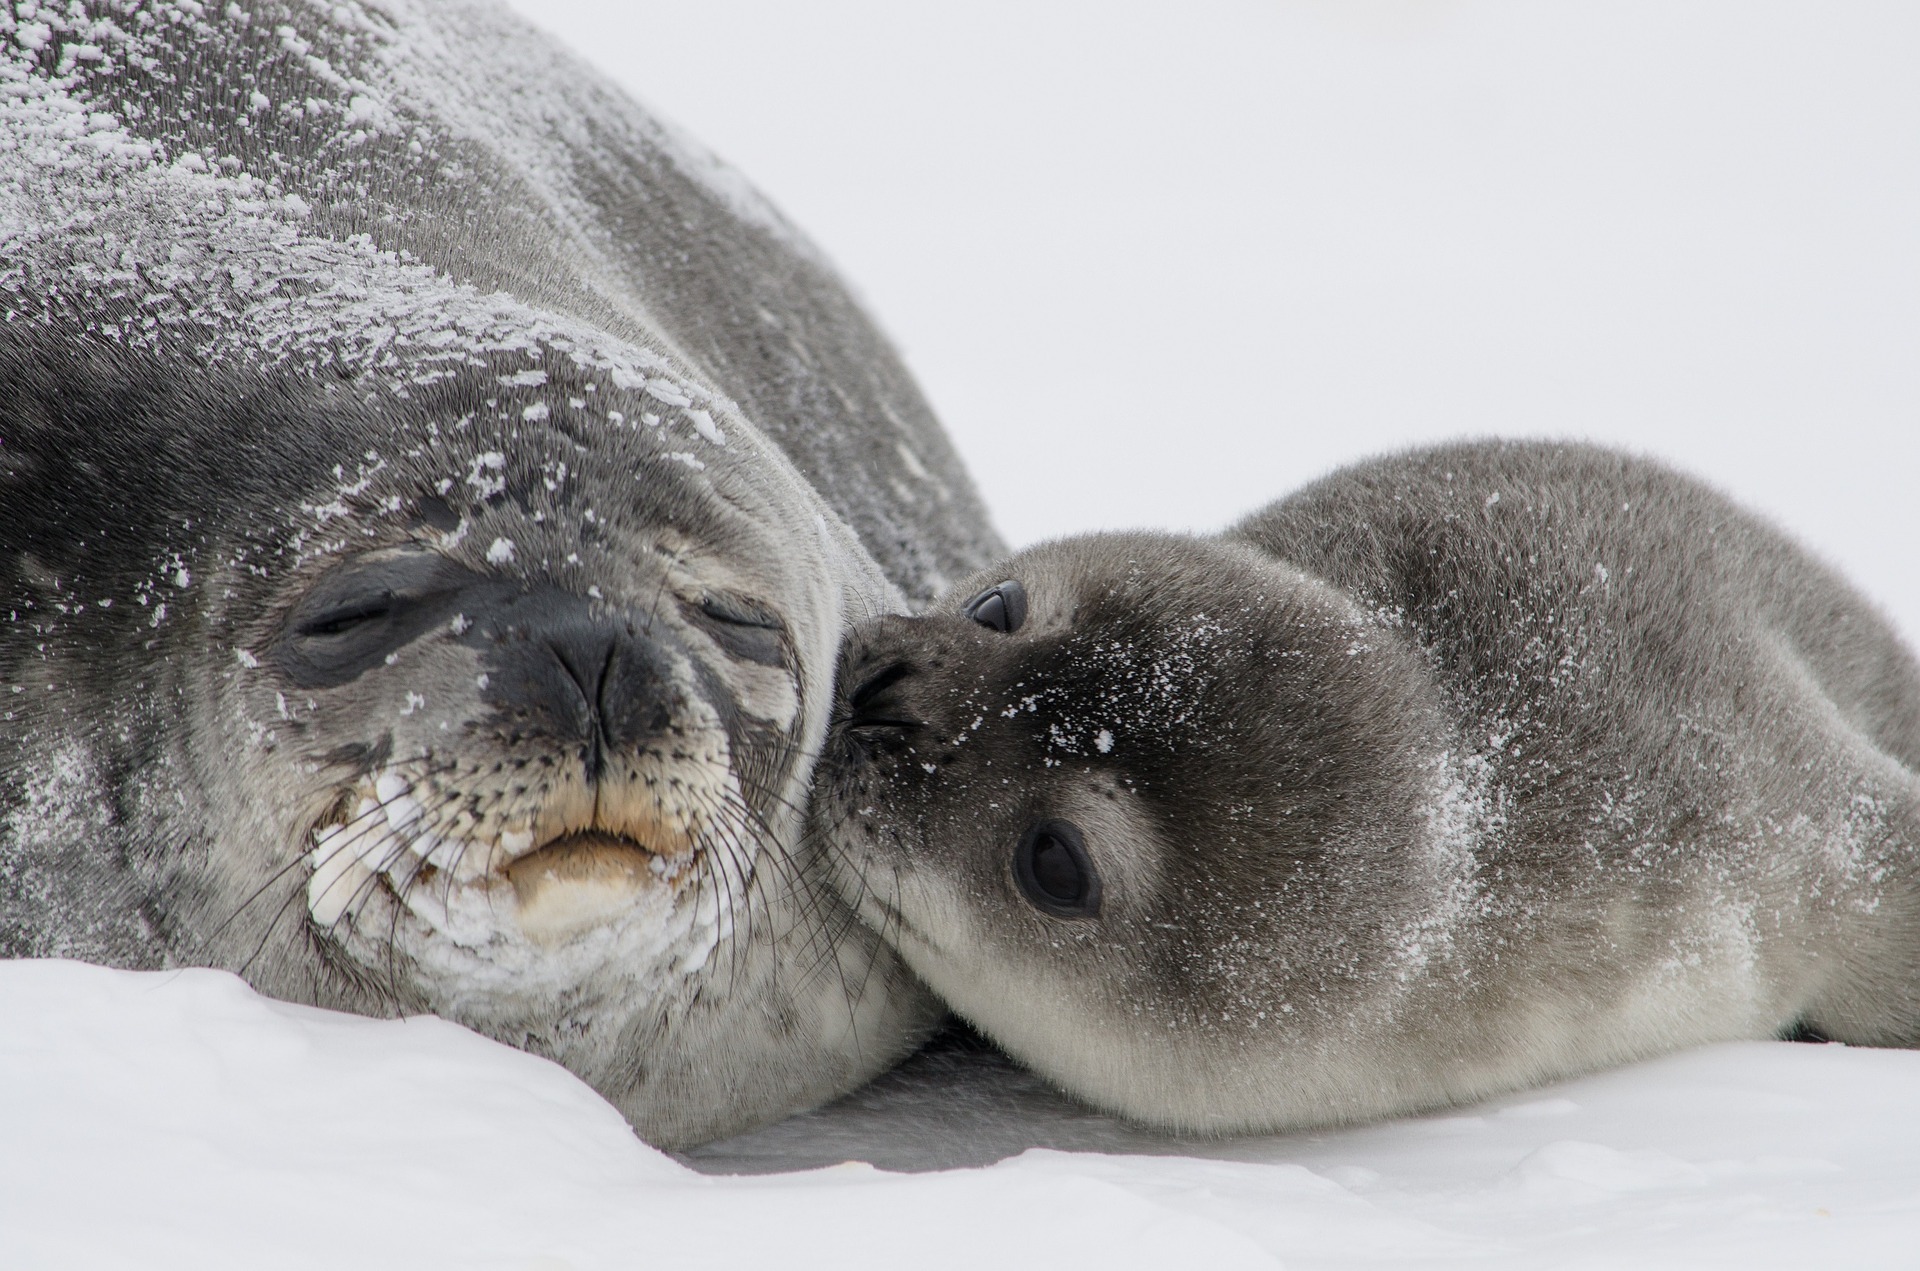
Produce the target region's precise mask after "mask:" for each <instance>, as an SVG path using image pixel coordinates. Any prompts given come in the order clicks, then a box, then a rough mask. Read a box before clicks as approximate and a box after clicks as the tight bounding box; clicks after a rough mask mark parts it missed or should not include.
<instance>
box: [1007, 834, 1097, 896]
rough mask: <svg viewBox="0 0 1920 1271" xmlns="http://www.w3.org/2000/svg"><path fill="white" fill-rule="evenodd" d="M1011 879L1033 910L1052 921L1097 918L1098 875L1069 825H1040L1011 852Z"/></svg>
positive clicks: (1080, 840)
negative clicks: (1045, 915)
mask: <svg viewBox="0 0 1920 1271" xmlns="http://www.w3.org/2000/svg"><path fill="white" fill-rule="evenodd" d="M1013 877H1014V881H1015V882H1017V883H1019V884H1020V890H1021V891H1022V892H1024V893H1025V894H1026V897H1027V899H1028V900H1030V901H1032V902H1033V907H1034V908H1035V909H1038V910H1039V911H1040V912H1041V913H1043V914H1051V915H1052V916H1053V917H1055V918H1097V917H1099V915H1100V875H1099V874H1098V873H1096V872H1095V871H1094V868H1093V858H1092V857H1090V856H1088V855H1087V846H1086V843H1085V842H1084V841H1083V840H1082V839H1081V837H1080V831H1079V829H1078V827H1076V826H1075V825H1074V824H1073V823H1072V822H1071V821H1042V822H1040V823H1039V824H1038V825H1035V826H1034V827H1033V828H1031V829H1029V830H1028V831H1027V832H1026V833H1025V834H1023V835H1021V836H1020V844H1019V846H1018V847H1016V848H1014V849H1013Z"/></svg>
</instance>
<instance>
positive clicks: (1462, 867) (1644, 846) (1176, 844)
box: [819, 444, 1920, 1133]
mask: <svg viewBox="0 0 1920 1271" xmlns="http://www.w3.org/2000/svg"><path fill="white" fill-rule="evenodd" d="M1006 580H1015V581H1016V582H1017V585H1018V586H1019V588H1020V590H1021V593H1022V596H1023V599H1024V602H1025V603H1024V605H1023V606H1022V607H1023V609H1024V613H1023V621H1022V622H1020V623H1019V624H1017V625H1016V624H1009V623H1005V622H1003V621H999V620H998V613H999V611H998V610H994V609H992V608H990V607H988V605H987V602H986V601H984V600H983V599H982V598H983V597H987V596H990V595H992V594H996V593H999V594H1004V593H1005V590H1006V588H1007V587H1008V582H1007V581H1006ZM843 663H844V665H843V684H844V686H845V687H844V689H843V693H844V695H845V698H844V701H843V703H842V705H841V706H840V708H839V712H838V715H837V721H836V725H835V730H834V735H833V740H832V741H831V742H830V746H829V757H828V760H827V762H826V764H825V765H824V766H823V769H822V776H821V779H820V787H821V793H820V796H819V799H820V804H821V806H822V808H823V810H824V813H825V815H824V822H825V823H826V824H828V825H830V826H832V827H833V829H832V841H831V852H832V857H833V860H834V868H835V878H836V881H837V882H838V884H839V886H840V887H841V889H842V891H843V893H844V894H845V895H846V897H847V898H848V900H849V901H850V902H851V903H853V904H855V905H856V906H857V907H858V908H859V910H860V912H861V913H862V915H863V916H864V917H865V918H866V919H867V920H868V921H869V923H871V924H872V925H873V926H874V928H875V929H876V930H877V931H879V932H881V933H882V934H883V935H884V936H885V937H886V938H887V939H888V940H889V941H891V942H892V943H893V944H894V945H895V946H896V947H898V948H899V949H900V951H901V952H902V954H903V956H904V957H905V958H906V960H907V961H908V963H909V964H910V965H911V966H912V967H913V968H914V969H915V970H916V971H918V972H919V973H920V974H921V976H922V977H923V978H925V979H926V981H927V982H928V983H929V984H930V985H932V986H933V987H934V988H935V990H936V991H938V992H939V993H941V994H942V995H943V996H944V997H945V998H946V999H947V1000H948V1001H949V1002H950V1003H951V1004H952V1005H953V1006H954V1008H955V1009H956V1010H957V1011H958V1012H959V1013H961V1014H962V1015H964V1016H966V1017H967V1018H968V1019H969V1020H971V1021H972V1022H973V1023H974V1024H976V1025H977V1026H978V1027H979V1028H981V1029H982V1030H983V1031H984V1032H986V1033H987V1034H989V1035H990V1036H991V1037H993V1038H994V1039H995V1040H996V1041H998V1042H999V1043H1000V1044H1001V1045H1003V1046H1004V1047H1005V1048H1006V1049H1007V1050H1008V1051H1009V1052H1010V1053H1011V1054H1013V1055H1014V1056H1015V1057H1016V1058H1018V1059H1020V1060H1022V1061H1024V1062H1025V1063H1027V1064H1029V1065H1031V1066H1032V1067H1033V1068H1035V1069H1036V1070H1038V1071H1039V1072H1040V1073H1042V1074H1043V1075H1045V1076H1047V1077H1050V1078H1051V1079H1052V1080H1054V1081H1056V1082H1057V1083H1059V1084H1060V1085H1061V1086H1062V1087H1063V1088H1064V1089H1066V1090H1067V1091H1069V1092H1071V1093H1074V1094H1077V1095H1079V1096H1080V1097H1082V1098H1084V1099H1086V1100H1089V1101H1091V1102H1093V1103H1096V1104H1099V1105H1101V1106H1103V1107H1105V1108H1108V1109H1111V1110H1113V1111H1116V1112H1119V1113H1122V1114H1124V1115H1126V1116H1129V1117H1132V1118H1135V1119H1137V1120H1140V1121H1144V1122H1148V1123H1150V1124H1153V1125H1157V1126H1161V1127H1165V1128H1169V1129H1178V1130H1186V1131H1197V1132H1202V1133H1225V1132H1241V1131H1255V1130H1270V1129H1281V1128H1288V1127H1295V1126H1306V1125H1314V1124H1323V1123H1329V1122H1339V1121H1349V1120H1356V1119H1363V1118H1369V1117H1377V1116H1382V1115H1387V1114H1392V1113H1396V1112H1404V1111H1410V1110H1414V1109H1420V1108H1427V1107H1433V1106H1437V1105H1443V1104H1447V1103H1452V1102H1459V1101H1464V1100H1470V1099H1474V1098H1477V1097H1480V1096H1483V1095H1487V1094H1491V1093H1495V1092H1499V1091H1505V1090H1511V1089H1515V1088H1519V1087H1522V1086H1525V1085H1528V1084H1532V1083H1536V1082H1540V1081H1544V1080H1548V1079H1551V1078H1555V1077H1558V1076H1563V1075H1567V1074H1572V1073H1576V1072H1580V1071H1584V1070H1590V1069H1593V1068H1597V1067H1601V1066H1604V1065H1608V1064H1614V1063H1619V1062H1623V1061H1626V1060H1630V1059H1634V1058H1638V1057H1643V1056H1647V1055H1652V1054H1656V1053H1659V1052H1662V1051H1668V1050H1672V1049H1676V1048H1678V1047H1682V1046H1688V1045H1694V1044H1699V1043H1703V1042H1711V1041H1719V1040H1730V1039H1737V1038H1767V1037H1774V1036H1780V1035H1782V1034H1785V1033H1789V1032H1795V1031H1798V1030H1807V1031H1810V1032H1812V1033H1815V1034H1818V1035H1823V1036H1826V1037H1829V1038H1834V1039H1839V1040H1844V1041H1849V1042H1856V1043H1860V1044H1868V1045H1910V1044H1913V1043H1915V1042H1916V1041H1920V776H1917V775H1916V774H1920V674H1916V667H1915V662H1914V659H1913V657H1912V656H1911V655H1910V654H1909V653H1908V651H1907V650H1906V649H1905V648H1904V647H1902V645H1901V643H1900V641H1899V640H1898V639H1897V638H1896V636H1895V635H1894V633H1893V632H1892V631H1891V630H1890V629H1889V628H1888V626H1887V625H1886V623H1885V622H1884V621H1883V620H1882V619H1881V618H1880V617H1879V616H1878V615H1877V614H1876V613H1875V612H1874V611H1873V610H1872V609H1871V607H1870V606H1869V605H1867V604H1866V603H1865V602H1864V601H1862V600H1861V599H1860V597H1859V596H1858V595H1856V594H1855V593H1854V592H1853V591H1852V590H1851V589H1850V588H1849V587H1848V586H1847V585H1846V584H1845V583H1844V582H1843V581H1842V580H1840V579H1839V578H1837V577H1836V576H1835V575H1834V574H1833V573H1831V572H1830V571H1829V570H1827V569H1825V568H1824V567H1822V566H1821V565H1820V564H1818V563H1817V562H1815V561H1813V560H1812V559H1810V558H1809V557H1808V556H1807V554H1806V553H1804V552H1803V551H1801V550H1800V549H1799V548H1797V547H1796V546H1794V545H1793V544H1792V543H1790V542H1788V541H1787V540H1785V539H1784V538H1783V537H1782V536H1781V535H1780V534H1778V533H1777V532H1776V531H1774V530H1773V529H1771V528H1770V527H1768V526H1767V525H1765V524H1763V523H1762V522H1760V521H1759V520H1757V519H1756V518H1754V517H1752V516H1750V515H1748V514H1747V513H1744V512H1742V511H1741V510H1739V509H1738V508H1736V507H1734V506H1733V505H1731V504H1730V503H1729V502H1728V501H1727V500H1725V499H1724V498H1722V497H1721V496H1719V495H1718V494H1716V493H1714V492H1713V491H1711V490H1709V489H1707V488H1706V487H1704V486H1702V485H1700V484H1699V483H1697V482H1694V481H1692V480H1690V479H1688V478H1685V477H1682V476H1680V475H1677V474H1675V473H1673V472H1671V471H1669V470H1667V469H1665V468H1662V467H1660V466H1658V465H1655V464H1652V463H1649V462H1645V461H1640V460H1636V459H1632V458H1629V457H1627V456H1623V455H1620V454H1616V453H1611V452H1608V451H1604V450H1597V449H1590V448H1584V447H1578V446H1551V445H1543V444H1485V445H1463V446H1455V447H1449V448H1444V449H1438V450H1432V451H1426V452H1421V453H1416V454H1411V455H1405V456H1400V457H1395V458H1389V459H1383V460H1378V461H1375V462H1370V463H1364V464H1360V465H1357V466H1355V467H1353V468H1350V469H1347V470H1346V471H1344V472H1341V473H1338V474H1336V475H1335V476H1332V477H1329V478H1327V479H1326V480H1324V481H1321V482H1319V483H1318V484H1316V485H1314V486H1311V487H1309V488H1308V489H1306V490H1304V491H1302V492H1301V493H1299V494H1297V495H1294V496H1292V497H1290V498H1287V499H1284V500H1282V501H1280V502H1279V503H1277V504H1275V505H1273V506H1272V507H1270V508H1268V509H1266V510H1265V511H1263V512H1260V513H1258V514H1256V515H1255V516H1253V517H1251V518H1249V519H1248V520H1246V521H1244V522H1242V523H1241V524H1240V525H1239V526H1237V527H1236V528H1234V529H1233V530H1231V531H1229V532H1227V533H1225V534H1223V535H1220V536H1218V537H1217V538H1210V539H1207V538H1186V537H1178V536H1168V535H1148V534H1108V535H1096V536H1093V537H1089V538H1083V539H1074V540H1066V541H1062V542H1058V543H1053V544H1048V545H1043V546H1040V547H1036V548H1034V549H1032V550H1030V551H1027V552H1024V553H1022V554H1020V555H1017V556H1015V557H1014V558H1012V559H1011V560H1010V561H1005V562H1002V563H1000V564H998V565H995V566H993V567H992V568H991V569H990V570H988V571H985V572H983V573H981V574H978V575H976V576H975V578H974V579H973V580H971V581H969V582H966V583H963V584H962V585H961V587H960V588H959V589H958V590H956V592H955V593H954V594H953V596H951V597H950V598H948V599H946V600H943V601H941V602H940V603H938V604H937V605H936V606H934V608H933V610H932V611H930V612H929V613H928V614H927V615H925V616H922V617H919V618H906V617H884V618H880V619H877V620H875V621H873V622H871V623H869V624H865V625H863V626H862V627H861V628H859V629H858V630H857V631H856V633H855V635H854V637H852V638H851V639H850V641H849V643H848V647H847V649H846V652H845V653H844V655H843Z"/></svg>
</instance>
